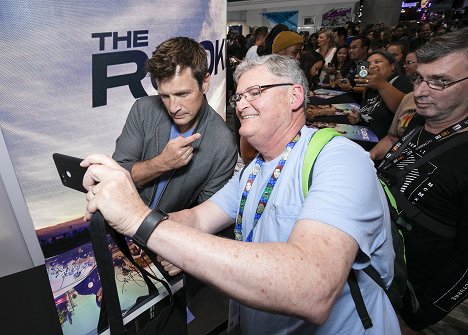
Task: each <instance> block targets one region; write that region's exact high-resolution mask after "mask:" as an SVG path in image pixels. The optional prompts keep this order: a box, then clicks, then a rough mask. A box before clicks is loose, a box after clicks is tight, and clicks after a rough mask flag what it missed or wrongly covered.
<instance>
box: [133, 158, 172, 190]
mask: <svg viewBox="0 0 468 335" xmlns="http://www.w3.org/2000/svg"><path fill="white" fill-rule="evenodd" d="M166 171H168V170H167V168H166V167H165V166H164V165H163V164H160V162H159V159H158V156H156V157H153V158H151V159H148V160H146V161H142V162H136V163H135V164H134V165H133V167H132V172H131V175H132V179H133V182H134V183H135V184H136V185H137V186H139V187H141V186H145V185H146V184H148V183H150V182H151V181H153V180H154V179H156V178H158V177H159V176H161V175H162V174H163V173H164V172H166Z"/></svg>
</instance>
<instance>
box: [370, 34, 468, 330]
mask: <svg viewBox="0 0 468 335" xmlns="http://www.w3.org/2000/svg"><path fill="white" fill-rule="evenodd" d="M467 36H468V28H464V29H461V30H458V31H456V32H452V33H446V34H443V35H441V36H437V37H434V38H433V39H431V40H430V41H429V42H428V43H427V44H425V45H424V46H422V47H421V48H420V49H418V50H417V51H416V54H417V58H418V68H417V70H416V72H415V73H414V74H413V76H412V80H413V85H414V90H413V94H414V101H415V103H416V113H417V114H416V115H415V116H414V117H413V118H412V120H411V121H410V123H409V124H408V126H407V128H406V131H405V135H404V136H403V138H404V140H403V139H402V142H401V143H399V144H397V145H396V146H398V147H400V148H401V149H402V150H401V153H400V151H398V152H396V151H395V150H394V148H392V150H391V151H390V152H389V153H388V155H387V156H386V157H385V158H384V161H383V162H381V164H380V165H379V167H378V171H379V173H380V174H381V175H383V176H385V177H386V178H387V179H388V180H392V181H393V183H392V185H394V190H395V192H400V194H401V196H403V197H404V198H405V199H407V200H408V201H409V202H410V204H412V205H413V206H414V207H415V210H416V211H417V212H418V213H419V214H418V216H416V217H415V216H412V215H411V214H410V213H406V212H403V213H401V218H402V219H404V220H405V221H406V223H407V225H409V226H410V227H411V229H403V235H404V240H405V254H406V265H407V268H408V281H409V283H410V284H411V287H412V288H413V290H407V292H406V294H405V296H404V297H403V301H404V303H405V304H404V307H403V308H402V309H401V310H399V314H400V317H401V325H402V328H403V333H404V334H422V333H423V332H420V331H421V330H423V329H425V328H428V329H431V327H430V326H431V325H433V324H435V323H436V322H438V321H439V320H441V319H442V318H444V317H445V316H446V315H447V314H449V313H451V311H452V310H453V309H454V308H456V306H458V305H459V304H460V303H462V302H463V301H464V300H465V299H466V297H467V294H466V287H467V286H468V276H467V274H468V257H467V255H468V187H467V185H468V150H466V148H467V144H466V141H465V142H461V143H460V144H459V145H458V146H454V147H451V148H447V149H446V150H444V151H443V152H442V153H441V154H439V155H437V156H435V157H433V158H430V159H429V161H427V162H425V163H424V164H422V165H421V166H419V167H417V168H410V169H408V170H407V171H406V170H405V171H402V169H406V168H407V167H408V165H409V164H412V163H413V162H415V161H416V160H417V159H419V158H420V157H424V156H426V155H430V154H431V152H433V151H434V150H437V148H439V146H441V145H443V144H444V142H446V141H450V140H456V139H457V138H460V137H461V136H466V130H467V126H468V95H467V92H468V39H467V38H466V37H467ZM411 134H414V135H413V136H411ZM407 135H408V136H407ZM396 146H395V148H396ZM426 157H427V156H426ZM397 175H398V176H397ZM398 203H401V201H399V200H398V199H397V204H398ZM400 207H401V206H400ZM429 223H431V224H429ZM412 293H413V294H412ZM415 302H417V303H416V304H415ZM455 322H458V320H456V319H455ZM455 322H454V321H453V320H450V318H445V319H444V323H443V325H444V326H443V327H444V334H455V333H459V334H461V333H463V330H461V332H460V328H459V327H458V325H457V324H456V323H455ZM455 329H458V330H455ZM465 332H466V329H465ZM431 333H435V332H434V329H432V331H431Z"/></svg>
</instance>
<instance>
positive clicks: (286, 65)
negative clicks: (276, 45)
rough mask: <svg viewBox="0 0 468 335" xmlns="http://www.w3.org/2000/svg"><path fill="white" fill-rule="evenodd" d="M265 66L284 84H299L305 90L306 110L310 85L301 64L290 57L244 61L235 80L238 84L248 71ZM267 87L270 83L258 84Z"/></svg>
mask: <svg viewBox="0 0 468 335" xmlns="http://www.w3.org/2000/svg"><path fill="white" fill-rule="evenodd" d="M261 65H265V66H266V67H267V69H268V70H269V71H270V72H271V73H272V74H273V75H275V76H277V77H278V78H281V79H283V80H284V82H290V83H293V84H299V85H301V86H302V87H303V88H304V110H305V109H306V108H307V97H308V96H309V85H308V83H307V79H306V77H305V75H304V71H302V70H301V68H300V66H299V62H298V61H297V60H295V59H292V58H290V57H285V56H280V55H276V54H272V55H266V56H261V57H258V58H255V59H252V60H248V61H243V62H242V63H240V64H239V65H238V66H237V68H236V71H235V72H234V80H235V81H236V83H237V82H238V81H239V78H240V77H241V76H242V75H243V74H244V73H245V72H247V71H249V70H252V69H253V68H256V67H257V66H261ZM262 84H263V85H266V84H270V83H258V85H262Z"/></svg>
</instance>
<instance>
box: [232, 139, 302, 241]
mask: <svg viewBox="0 0 468 335" xmlns="http://www.w3.org/2000/svg"><path fill="white" fill-rule="evenodd" d="M300 138H301V132H299V133H297V135H296V136H294V138H293V139H292V141H291V142H289V143H288V144H287V145H286V149H285V150H284V152H283V155H282V157H281V160H280V161H279V162H278V165H277V166H276V168H275V169H274V170H273V173H272V174H271V177H270V179H269V180H268V183H267V185H266V186H265V189H264V190H263V192H262V196H261V197H260V200H259V202H258V205H257V210H256V211H255V216H254V221H253V226H252V229H251V230H250V233H249V234H248V235H247V238H246V240H245V241H246V242H252V238H253V231H254V229H255V227H256V226H257V223H258V221H259V220H260V218H261V216H262V214H263V211H264V210H265V207H266V205H267V203H268V200H269V198H270V195H271V192H272V191H273V187H275V184H276V181H277V180H278V178H279V176H280V174H281V171H283V167H284V164H285V163H286V161H287V159H288V157H289V155H290V154H291V151H292V149H293V148H294V146H295V145H296V143H297V141H299V139H300ZM263 163H264V160H263V157H262V155H261V154H260V155H258V157H257V160H256V161H255V164H254V167H253V169H252V172H251V173H250V175H249V178H248V179H247V182H246V184H245V187H244V191H243V192H242V197H241V201H240V204H239V213H238V215H237V219H236V225H235V227H234V235H235V238H236V240H237V241H242V218H243V216H244V208H245V203H246V201H247V197H248V195H249V192H250V189H251V188H252V184H253V182H254V180H255V177H257V174H258V173H259V171H260V168H261V167H262V165H263Z"/></svg>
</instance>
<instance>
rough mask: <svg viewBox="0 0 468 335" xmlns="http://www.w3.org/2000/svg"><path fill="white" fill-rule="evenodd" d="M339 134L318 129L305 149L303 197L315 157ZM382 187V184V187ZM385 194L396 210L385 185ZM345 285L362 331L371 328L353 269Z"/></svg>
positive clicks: (377, 279) (376, 277)
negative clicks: (388, 196)
mask: <svg viewBox="0 0 468 335" xmlns="http://www.w3.org/2000/svg"><path fill="white" fill-rule="evenodd" d="M340 135H341V134H340V133H338V132H337V131H336V130H335V129H333V128H322V129H319V130H318V131H317V132H316V133H315V134H314V135H313V136H312V138H311V140H310V142H309V145H308V147H307V151H306V154H305V156H304V162H303V164H302V183H301V185H302V193H303V194H304V197H305V196H307V194H308V192H309V188H310V186H312V169H313V167H314V163H315V160H316V159H317V156H318V155H319V153H320V152H321V151H322V149H323V147H324V146H325V145H326V144H327V143H328V142H329V141H330V140H331V139H332V138H333V137H335V136H340ZM382 186H384V184H383V185H382ZM384 189H385V193H386V194H387V195H390V198H388V201H389V202H390V203H391V206H392V207H393V208H396V202H395V199H394V198H393V196H392V194H391V193H390V190H388V187H386V185H385V186H384ZM363 271H364V272H365V273H367V274H368V275H369V277H371V278H372V279H373V280H374V281H375V282H376V283H377V284H378V285H379V286H380V287H382V288H383V289H384V291H385V292H387V289H386V287H385V284H384V283H383V281H382V279H381V278H380V275H379V273H378V272H377V270H375V268H374V267H372V265H370V264H369V265H368V266H367V267H366V268H365V269H363ZM347 283H348V286H349V290H350V293H351V297H352V298H353V301H354V304H355V305H356V311H357V313H358V315H359V318H360V319H361V322H362V325H363V327H364V329H368V328H371V327H372V326H373V324H372V319H371V317H370V316H369V312H368V311H367V308H366V305H365V303H364V299H363V297H362V293H361V289H360V288H359V283H358V281H357V278H356V274H355V272H354V269H351V270H350V271H349V274H348V279H347Z"/></svg>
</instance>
